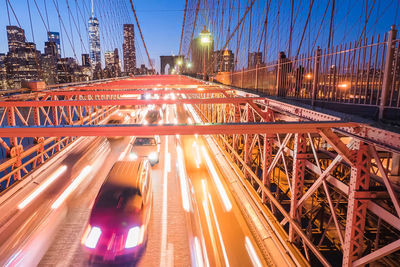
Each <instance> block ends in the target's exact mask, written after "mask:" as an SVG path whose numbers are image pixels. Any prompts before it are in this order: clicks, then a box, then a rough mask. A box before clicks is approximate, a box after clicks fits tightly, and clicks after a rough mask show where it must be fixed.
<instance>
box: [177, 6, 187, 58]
mask: <svg viewBox="0 0 400 267" xmlns="http://www.w3.org/2000/svg"><path fill="white" fill-rule="evenodd" d="M187 2H188V0H186V1H185V9H184V11H183V23H182V32H181V41H180V42H179V53H178V56H179V57H180V56H181V49H182V39H183V31H184V29H185V20H186V9H187Z"/></svg>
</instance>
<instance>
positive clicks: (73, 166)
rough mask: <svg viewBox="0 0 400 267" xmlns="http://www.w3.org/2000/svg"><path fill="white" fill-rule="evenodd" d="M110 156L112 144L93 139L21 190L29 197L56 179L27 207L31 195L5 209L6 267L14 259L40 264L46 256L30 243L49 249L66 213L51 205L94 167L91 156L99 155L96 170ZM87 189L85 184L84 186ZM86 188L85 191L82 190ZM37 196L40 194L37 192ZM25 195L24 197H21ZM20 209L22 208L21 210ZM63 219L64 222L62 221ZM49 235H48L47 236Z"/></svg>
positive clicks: (3, 245) (2, 248)
mask: <svg viewBox="0 0 400 267" xmlns="http://www.w3.org/2000/svg"><path fill="white" fill-rule="evenodd" d="M108 152H109V145H108V143H107V142H106V141H105V140H104V139H102V138H96V139H95V140H94V141H93V138H90V139H87V140H84V141H83V142H82V143H80V144H79V146H78V147H77V148H76V149H74V150H73V153H72V154H69V155H68V156H67V157H65V159H63V160H61V161H59V162H57V163H55V164H53V165H52V166H49V167H48V168H47V169H46V170H45V171H44V172H43V173H42V174H41V175H39V176H38V178H37V179H36V180H35V181H39V182H40V183H39V184H38V183H37V182H33V183H31V184H29V185H28V186H26V187H25V188H23V189H21V190H20V191H21V193H25V190H32V189H35V190H37V189H38V188H40V186H42V185H43V184H45V183H46V182H45V181H48V180H49V179H50V178H52V177H55V178H56V179H54V181H53V182H52V183H51V184H49V185H48V187H47V188H45V189H44V190H43V191H42V192H41V193H40V194H38V195H37V196H36V198H33V199H31V200H30V202H25V203H24V205H23V206H20V205H21V203H23V202H24V201H25V199H27V198H26V196H28V195H29V196H30V195H31V192H29V193H26V194H18V193H16V194H14V195H13V196H12V197H11V198H10V199H9V201H7V202H5V203H3V205H2V206H1V210H2V215H5V214H6V213H7V212H8V213H9V214H7V215H6V216H5V217H3V218H2V219H3V221H2V224H1V228H0V229H1V230H0V240H1V243H0V244H1V246H0V251H1V252H2V253H1V257H0V263H2V264H4V265H6V264H7V262H9V263H11V261H9V260H10V259H13V261H12V262H14V263H20V264H22V263H26V262H29V263H32V264H33V265H35V264H37V262H38V261H39V260H40V258H41V257H42V256H43V253H44V252H43V251H42V250H38V251H37V252H36V253H34V254H32V252H33V251H34V250H32V249H30V248H29V242H33V240H36V241H37V244H36V247H38V245H39V243H40V244H41V245H40V246H39V247H40V248H42V249H44V250H45V249H46V247H47V246H48V243H49V240H50V238H51V233H53V232H54V231H55V230H56V228H57V226H58V224H59V223H60V221H61V220H62V218H63V216H64V215H65V211H63V210H59V211H57V212H53V210H52V209H51V205H52V203H53V202H54V199H55V198H56V197H57V196H58V194H59V193H60V192H62V191H63V190H64V189H65V188H66V186H67V185H68V184H69V183H70V182H72V180H73V178H74V177H76V176H78V175H79V173H80V171H81V169H82V168H83V167H84V166H85V165H86V164H91V163H92V162H91V160H92V158H91V157H90V156H89V157H88V154H87V153H96V154H97V155H98V156H97V164H94V165H93V167H94V169H96V168H98V167H99V165H100V164H101V162H102V160H104V159H105V157H106V155H107V153H108ZM62 166H65V167H66V168H64V169H65V171H64V172H60V175H59V176H53V174H54V173H55V172H57V170H59V169H60V168H62ZM83 185H85V181H84V182H83ZM82 188H83V187H82ZM34 192H36V191H34ZM21 195H23V197H22V196H21ZM17 205H18V206H20V208H18V207H17ZM60 218H61V220H60ZM44 224H47V227H46V229H43V227H42V226H43V225H44ZM43 231H45V232H46V234H45V233H44V232H43Z"/></svg>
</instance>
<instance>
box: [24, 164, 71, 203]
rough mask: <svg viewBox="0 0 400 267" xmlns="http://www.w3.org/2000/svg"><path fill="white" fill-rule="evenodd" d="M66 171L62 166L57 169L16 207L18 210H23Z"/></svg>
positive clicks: (65, 167)
mask: <svg viewBox="0 0 400 267" xmlns="http://www.w3.org/2000/svg"><path fill="white" fill-rule="evenodd" d="M66 170H67V166H66V165H63V166H61V167H60V168H58V169H57V170H56V171H55V172H54V173H53V174H52V175H51V176H50V178H49V179H47V180H46V181H45V182H44V183H43V184H41V185H40V186H39V187H38V188H37V189H36V190H35V191H34V192H33V193H32V194H30V195H29V196H28V197H27V198H25V199H24V200H23V201H22V202H21V203H19V205H18V209H20V210H21V209H23V208H25V207H26V206H27V205H28V204H29V203H31V202H32V200H34V199H35V198H36V197H37V196H38V195H39V194H40V193H42V192H43V191H44V190H45V189H46V188H47V187H48V186H49V185H51V184H52V183H53V182H54V181H55V180H56V179H57V178H58V177H60V176H61V174H63V173H64V172H65V171H66Z"/></svg>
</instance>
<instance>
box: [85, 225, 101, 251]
mask: <svg viewBox="0 0 400 267" xmlns="http://www.w3.org/2000/svg"><path fill="white" fill-rule="evenodd" d="M100 236H101V229H100V228H99V227H96V226H93V227H92V229H90V232H89V235H88V236H87V238H86V240H85V246H86V247H88V248H95V247H96V246H97V242H99V239H100Z"/></svg>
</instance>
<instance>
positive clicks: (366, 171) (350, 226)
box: [0, 76, 400, 266]
mask: <svg viewBox="0 0 400 267" xmlns="http://www.w3.org/2000/svg"><path fill="white" fill-rule="evenodd" d="M136 88H138V89H143V88H147V90H135V89H136ZM154 88H157V89H154ZM170 88H173V89H172V90H170ZM142 94H151V95H160V96H161V97H160V98H159V99H149V100H146V99H137V97H136V96H137V95H142ZM170 94H175V96H174V97H176V99H173V98H169V99H164V98H163V96H164V95H170ZM127 95H128V96H127ZM135 97H136V98H135ZM148 104H157V105H162V104H177V105H185V107H188V110H189V111H190V113H191V114H192V116H193V119H194V120H195V121H196V124H193V125H189V124H178V125H175V124H174V125H172V124H168V125H146V126H144V125H118V126H117V125H114V126H113V125H110V126H108V125H107V126H103V125H101V122H102V120H105V119H106V118H107V116H109V115H110V114H111V113H112V112H114V111H115V110H117V108H118V106H119V105H139V106H140V105H148ZM196 118H197V120H196ZM199 118H200V120H199ZM0 122H1V125H2V126H3V127H2V128H1V129H0V136H1V138H0V145H1V146H2V147H3V148H4V149H5V150H6V151H7V156H8V157H7V159H6V161H4V162H3V163H2V164H0V173H1V175H2V176H1V178H0V179H1V180H0V181H7V187H8V186H9V185H10V184H11V182H12V181H14V180H19V179H23V178H24V177H25V176H26V174H27V173H29V170H30V169H32V168H34V167H36V166H38V165H40V164H42V163H43V162H45V161H46V160H47V159H48V158H49V157H50V156H51V155H52V154H55V153H57V151H59V150H60V149H62V147H64V146H66V145H68V144H69V143H71V142H72V141H73V140H74V138H75V136H88V135H100V136H110V135H114V133H115V131H116V129H117V130H118V134H119V135H121V136H123V135H135V134H139V133H140V134H141V135H143V134H149V135H150V134H154V133H157V134H160V135H162V134H167V135H169V134H195V133H197V134H207V135H213V138H214V139H215V140H216V141H217V143H218V145H219V146H220V147H221V149H222V150H223V152H224V153H225V155H226V156H227V157H228V159H230V162H231V163H232V164H233V165H234V166H236V167H237V168H238V169H240V170H241V172H242V174H243V179H244V181H245V182H244V183H243V184H244V185H246V186H247V185H248V186H249V187H251V189H252V190H254V192H256V195H257V197H258V198H257V201H259V204H260V205H261V206H262V209H263V210H264V209H266V210H268V211H269V212H271V213H272V214H273V215H274V217H275V220H274V221H276V223H275V224H274V227H275V229H276V231H277V232H279V233H282V235H283V237H282V240H283V242H287V243H288V244H289V245H290V246H292V245H295V246H296V247H297V249H298V251H299V252H300V253H301V254H302V255H303V257H305V258H306V259H308V260H310V261H311V262H313V261H315V260H319V261H320V262H321V263H322V264H323V265H334V264H337V263H338V262H337V261H336V262H333V261H332V257H327V255H332V254H329V253H336V254H335V255H341V256H342V262H343V265H345V266H352V265H354V266H359V265H364V264H367V263H370V262H374V261H378V262H379V263H381V264H386V265H388V264H389V265H390V264H393V265H395V264H396V263H397V258H398V256H399V252H398V250H399V249H400V204H399V198H398V196H399V191H400V185H399V184H397V183H396V180H395V179H394V177H395V176H396V173H393V171H394V169H395V168H394V167H393V166H394V165H395V164H400V162H397V161H398V160H399V158H400V157H398V154H399V153H400V135H399V134H396V133H393V132H390V131H385V130H382V129H378V128H374V127H372V126H369V125H365V124H360V123H352V122H343V121H342V120H341V118H339V117H336V116H333V115H327V114H324V113H321V112H317V111H314V110H311V109H307V108H302V107H299V106H296V105H292V104H288V103H284V102H281V101H279V100H274V99H269V98H261V97H258V96H256V95H251V94H249V93H244V92H240V91H236V90H232V89H231V88H223V87H220V86H218V85H215V84H208V85H205V84H203V83H201V82H199V81H197V80H194V79H191V78H185V77H181V76H153V77H144V78H137V79H133V78H130V79H126V80H121V81H112V82H110V83H103V84H95V85H92V86H89V85H85V86H77V85H74V87H72V88H71V87H69V88H68V87H66V88H61V89H53V90H49V91H45V92H39V93H34V94H25V95H18V96H15V97H8V98H3V99H1V101H0ZM5 126H7V127H5ZM72 136H74V137H72ZM27 137H34V139H33V140H34V142H35V143H34V145H33V146H29V148H28V146H27V145H26V146H24V144H23V140H25V139H26V138H27ZM396 160H397V161H396ZM28 166H29V167H30V168H28ZM397 175H399V174H397ZM327 251H329V253H327ZM337 258H338V257H336V259H337Z"/></svg>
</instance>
